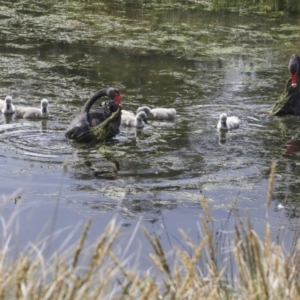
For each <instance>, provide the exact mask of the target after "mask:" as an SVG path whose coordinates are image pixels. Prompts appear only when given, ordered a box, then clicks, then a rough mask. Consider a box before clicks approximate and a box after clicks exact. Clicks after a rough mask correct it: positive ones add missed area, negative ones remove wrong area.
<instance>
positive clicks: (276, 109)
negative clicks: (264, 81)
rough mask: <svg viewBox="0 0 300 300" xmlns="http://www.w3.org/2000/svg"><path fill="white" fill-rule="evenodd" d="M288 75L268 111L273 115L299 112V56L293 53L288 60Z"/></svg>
mask: <svg viewBox="0 0 300 300" xmlns="http://www.w3.org/2000/svg"><path fill="white" fill-rule="evenodd" d="M289 71H290V77H289V79H288V80H287V82H286V84H285V87H284V90H283V92H282V93H281V95H280V96H279V98H278V100H277V101H276V102H275V105H274V106H273V108H272V109H271V111H270V114H271V115H273V116H280V115H299V114H300V90H299V80H300V58H299V56H298V55H297V54H293V55H292V56H291V58H290V61H289Z"/></svg>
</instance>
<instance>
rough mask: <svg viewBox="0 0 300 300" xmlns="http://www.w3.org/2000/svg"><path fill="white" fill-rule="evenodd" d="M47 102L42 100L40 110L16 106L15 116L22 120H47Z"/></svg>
mask: <svg viewBox="0 0 300 300" xmlns="http://www.w3.org/2000/svg"><path fill="white" fill-rule="evenodd" d="M48 105H49V102H48V100H47V99H45V98H44V99H42V101H41V108H37V107H23V106H17V107H16V111H15V116H16V117H17V118H24V119H48V117H49V109H48Z"/></svg>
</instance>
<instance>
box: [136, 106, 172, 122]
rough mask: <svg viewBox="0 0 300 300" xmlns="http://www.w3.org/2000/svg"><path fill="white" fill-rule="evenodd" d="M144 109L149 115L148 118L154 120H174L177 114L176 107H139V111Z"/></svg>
mask: <svg viewBox="0 0 300 300" xmlns="http://www.w3.org/2000/svg"><path fill="white" fill-rule="evenodd" d="M140 111H144V112H145V113H146V115H147V119H149V120H150V119H153V120H172V119H174V118H175V116H176V109H175V108H153V109H150V108H149V107H148V106H141V107H139V108H138V109H137V111H136V112H137V113H138V112H140Z"/></svg>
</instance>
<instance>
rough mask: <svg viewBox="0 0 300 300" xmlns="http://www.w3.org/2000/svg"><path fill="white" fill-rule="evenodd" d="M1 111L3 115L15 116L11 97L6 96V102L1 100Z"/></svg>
mask: <svg viewBox="0 0 300 300" xmlns="http://www.w3.org/2000/svg"><path fill="white" fill-rule="evenodd" d="M0 110H1V112H2V113H3V114H13V113H14V112H15V106H14V105H13V104H12V97H11V96H6V97H5V100H0Z"/></svg>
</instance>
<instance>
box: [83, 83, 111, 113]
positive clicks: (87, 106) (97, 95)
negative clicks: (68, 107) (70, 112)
mask: <svg viewBox="0 0 300 300" xmlns="http://www.w3.org/2000/svg"><path fill="white" fill-rule="evenodd" d="M107 90H108V89H107V88H105V89H101V90H99V91H97V92H96V93H95V94H94V95H93V96H92V97H91V98H90V99H89V100H88V101H87V102H86V103H85V105H84V106H83V108H82V111H83V112H87V113H88V112H89V111H90V109H91V107H92V105H93V104H94V103H95V102H96V101H97V100H98V99H99V98H101V97H103V96H107Z"/></svg>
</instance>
